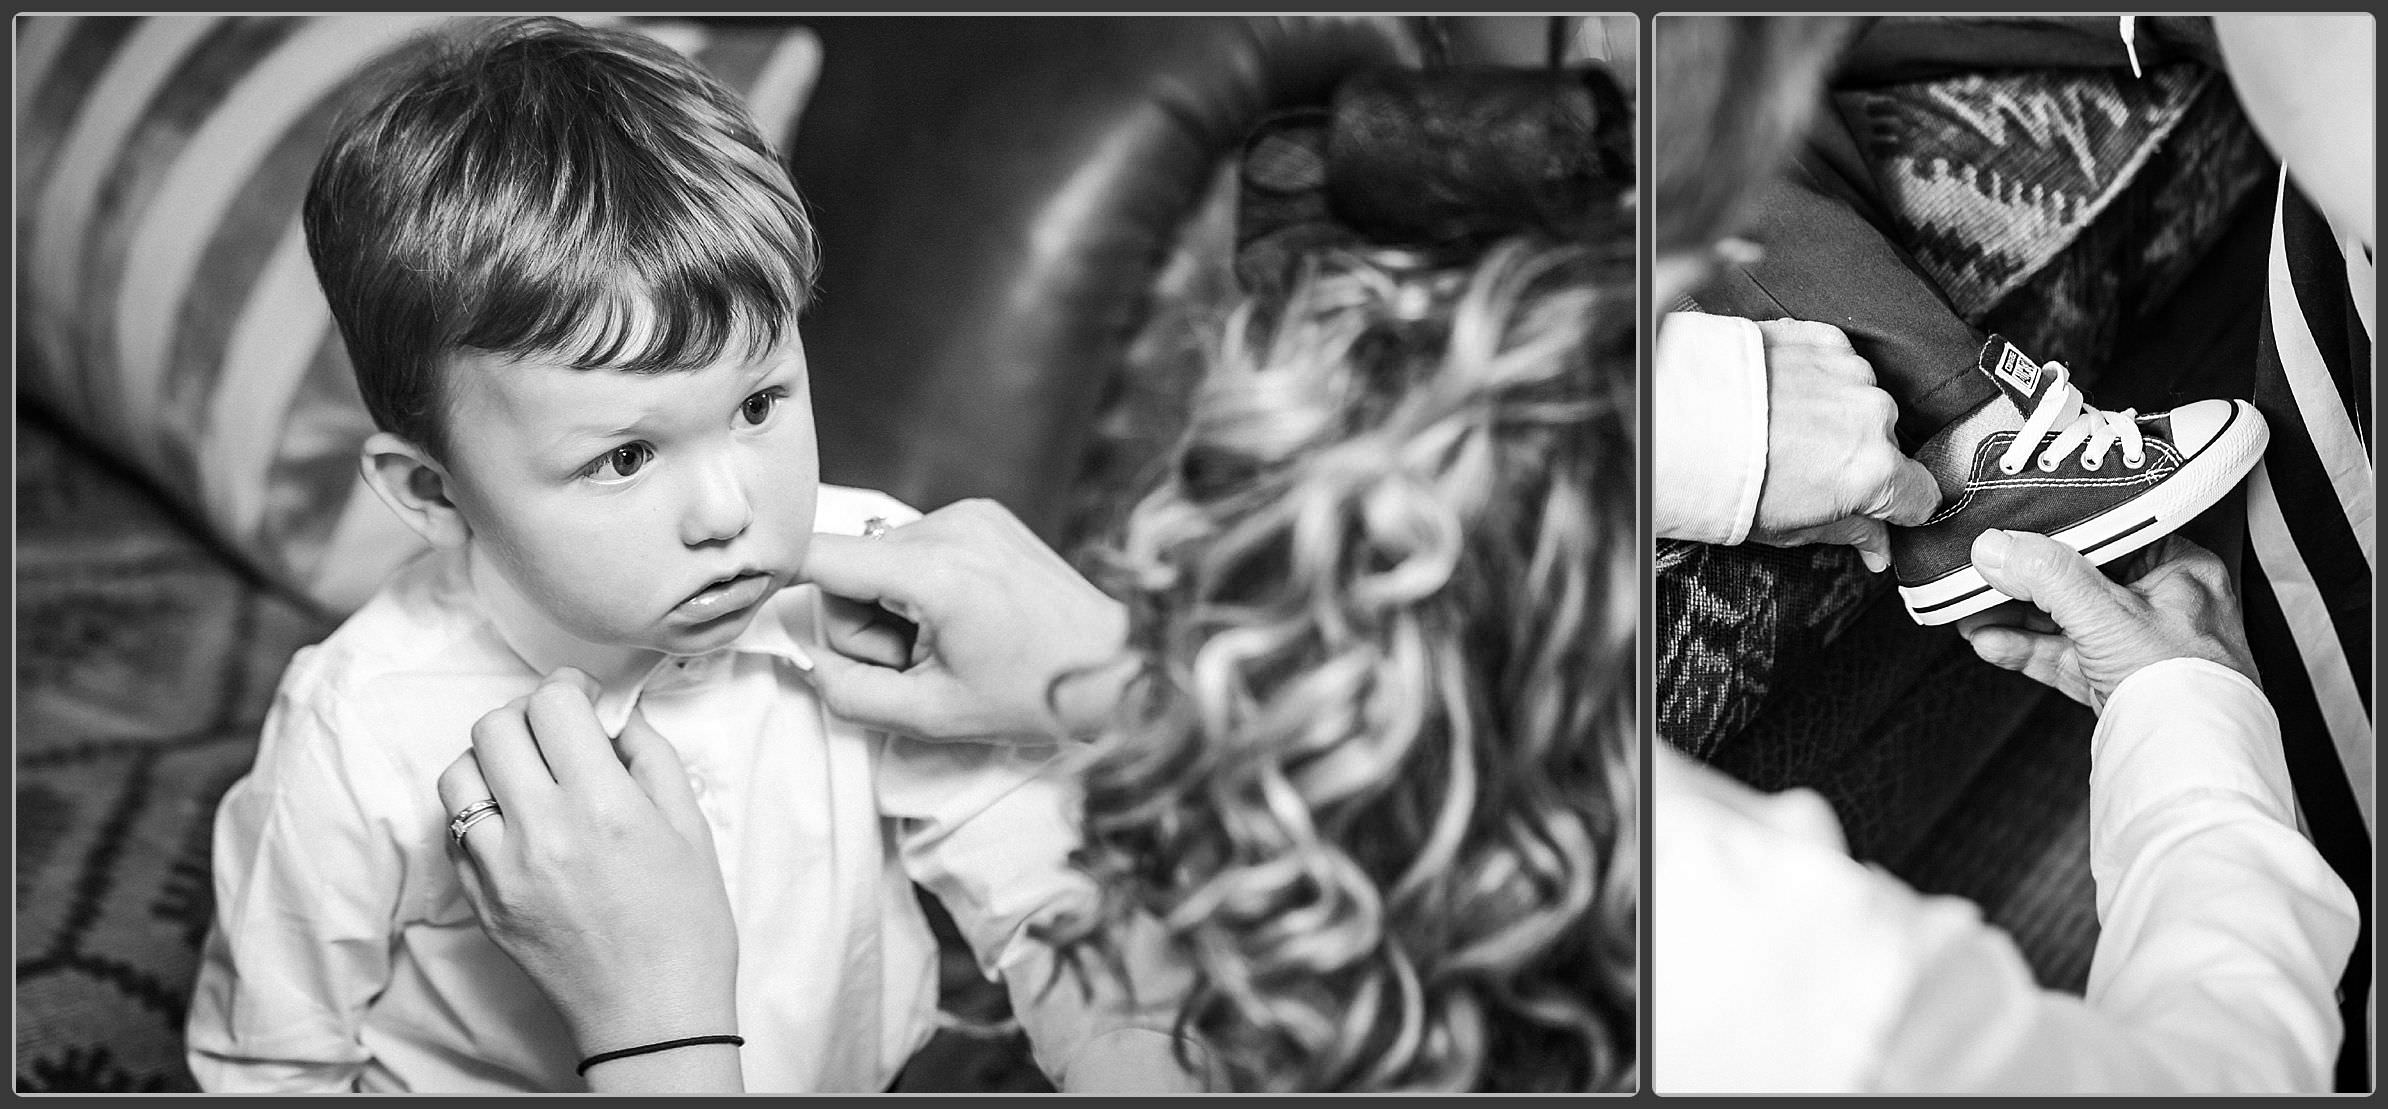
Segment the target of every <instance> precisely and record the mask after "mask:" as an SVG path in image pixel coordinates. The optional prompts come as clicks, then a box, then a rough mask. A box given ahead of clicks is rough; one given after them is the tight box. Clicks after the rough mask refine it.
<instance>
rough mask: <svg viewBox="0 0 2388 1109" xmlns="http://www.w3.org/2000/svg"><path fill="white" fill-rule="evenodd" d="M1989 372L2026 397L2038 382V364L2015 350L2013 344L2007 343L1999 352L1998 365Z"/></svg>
mask: <svg viewBox="0 0 2388 1109" xmlns="http://www.w3.org/2000/svg"><path fill="white" fill-rule="evenodd" d="M1991 372H1992V373H1994V374H1997V375H1998V377H1999V379H2000V380H2002V381H2005V382H2006V383H2007V384H2008V385H2011V386H2014V388H2015V391H2016V392H2018V393H2021V394H2023V395H2024V396H2027V397H2028V396H2030V395H2032V389H2033V388H2034V387H2036V386H2038V385H2039V384H2040V364H2039V363H2037V362H2034V361H2032V360H2031V359H2029V358H2025V357H2024V356H2023V352H2022V351H2019V350H2016V349H2015V347H2014V345H2013V344H2008V346H2007V349H2005V350H2003V351H2000V352H1999V355H1998V365H1997V366H1996V367H1994V368H1993V369H1992V370H1991Z"/></svg>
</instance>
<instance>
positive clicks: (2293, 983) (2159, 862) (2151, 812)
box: [1874, 659, 2357, 1093]
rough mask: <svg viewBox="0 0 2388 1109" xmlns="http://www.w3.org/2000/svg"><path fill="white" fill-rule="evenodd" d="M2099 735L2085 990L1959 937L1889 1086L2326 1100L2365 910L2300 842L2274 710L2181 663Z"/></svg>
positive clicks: (2218, 669)
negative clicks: (2311, 1094)
mask: <svg viewBox="0 0 2388 1109" xmlns="http://www.w3.org/2000/svg"><path fill="white" fill-rule="evenodd" d="M2091 743H2092V747H2091V770H2090V806H2091V812H2090V867H2091V871H2092V873H2093V875H2094V876H2095V878H2096V880H2097V886H2098V922H2099V935H2098V943H2097V948H2096V950H2095V953H2094V954H2093V956H2092V961H2091V966H2090V980H2089V986H2088V990H2087V992H2086V994H2085V996H2083V997H2079V998H2076V997H2072V996H2069V995H2065V994H2059V993H2053V992H2048V991H2043V990H2040V989H2038V988H2037V987H2036V986H2035V985H2034V984H2033V982H2032V980H2031V976H2030V972H2029V970H2028V968H2027V967H2026V966H2025V965H2024V962H2023V960H2022V958H2021V957H2020V956H2019V955H2018V954H2016V952H2015V950H2014V947H2013V944H2012V943H2011V942H2009V941H2008V940H2007V939H2006V938H2005V937H2004V936H2003V935H2000V934H1997V933H1994V932H1991V931H1990V930H1989V929H1987V928H1982V929H1975V930H1970V931H1967V932H1963V933H1959V934H1956V935H1954V936H1953V937H1951V938H1950V939H1949V941H1948V942H1947V943H1946V944H1945V945H1944V946H1942V947H1940V948H1939V950H1938V951H1937V952H1936V953H1935V954H1934V955H1933V957H1932V958H1930V959H1929V960H1927V961H1926V962H1925V963H1924V964H1923V966H1922V967H1921V968H1920V970H1919V972H1918V974H1917V976H1916V987H1915V989H1914V992H1913V993H1912V995H1911V997H1910V1000H1909V1002H1908V1004H1907V1006H1906V1009H1905V1012H1904V1013H1903V1014H1902V1015H1901V1016H1900V1017H1899V1018H1898V1019H1897V1020H1895V1021H1894V1022H1893V1023H1892V1027H1893V1028H1894V1029H1895V1032H1894V1033H1893V1034H1892V1036H1891V1037H1890V1039H1889V1040H1888V1043H1887V1051H1886V1053H1885V1061H1884V1065H1883V1066H1882V1068H1881V1070H1880V1072H1879V1073H1878V1075H1877V1076H1876V1081H1875V1083H1874V1086H1875V1087H1876V1088H1877V1089H1882V1090H1927V1089H1940V1088H1963V1089H1969V1090H1999V1091H2015V1092H2023V1091H2030V1090H2048V1091H2060V1090H2061V1091H2067V1092H2081V1093H2096V1092H2124V1091H2129V1092H2138V1093H2148V1092H2162V1091H2179V1092H2198V1093H2221V1092H2232V1091H2267V1092H2291V1091H2325V1090H2327V1089H2328V1088H2329V1083H2330V1069H2331V1063H2332V1060H2333V1059H2334V1057H2335V1056H2336V1054H2337V1050H2338V1043H2339V1039H2340V1037H2341V1035H2342V1034H2343V1033H2342V1028H2341V1025H2340V1022H2339V1020H2338V1015H2337V1012H2336V1007H2335V1005H2334V1004H2333V993H2334V989H2335V987H2336V985H2337V982H2338V977H2339V974H2340V972H2341V971H2342V970H2343V969H2344V968H2345V966H2346V961H2347V958H2348V956H2349V954H2350V952H2351V951H2352V950H2353V947H2354V943H2355V936H2356V929H2357V916H2356V906H2355V901H2354V897H2353V895H2352V894H2350V893H2349V892H2348V890H2347V887H2346V885H2345V884H2344V883H2343V882H2341V881H2340V880H2339V878H2338V876H2337V875H2336V874H2335V873H2333V872H2332V871H2331V869H2330V867H2329V866H2328V864H2327V863H2325V862H2324V860H2323V859H2322V857H2321V855H2320V854H2319V853H2318V852H2317V851H2315V850H2314V848H2313V845H2312V844H2310V843H2309V842H2307V841H2306V839H2305V837H2304V836H2302V835H2301V834H2299V833H2298V831H2297V828H2296V815H2295V807H2294V806H2295V801H2294V794H2293V793H2292V792H2291V790H2290V784H2289V777H2288V769H2287V765H2286V763H2285V762H2284V760H2283V757H2282V754H2281V749H2280V725H2279V721H2278V719H2277V717H2275V716H2274V715H2273V712H2272V708H2271V705H2270V704H2269V703H2268V702H2267V701H2265V699H2264V697H2263V694H2262V693H2261V692H2260V691H2259V690H2258V689H2257V688H2256V687H2255V684H2254V683H2253V682H2251V681H2249V680H2248V679H2247V678H2246V677H2244V676H2243V675H2240V674H2238V673H2237V672H2235V671H2232V670H2230V669H2229V668H2227V667H2224V666H2220V665H2218V664H2215V663H2212V662H2207V661H2205V660H2202V659H2176V660H2172V661H2168V662H2163V663H2159V664H2157V665H2154V666H2150V667H2148V668H2146V669H2144V670H2142V671H2140V672H2139V673H2137V674H2134V675H2133V676H2131V677H2130V678H2129V679H2127V680H2125V681H2124V682H2123V683H2122V684H2121V685H2120V686H2119V687H2117V688H2116V690H2115V694H2114V696H2113V698H2111V699H2110V700H2109V701H2108V703H2107V706H2106V711H2105V714H2104V715H2103V716H2102V717H2101V718H2100V720H2099V722H2098V728H2097V731H2096V733H2095V736H2094V738H2093V739H2092V741H2091Z"/></svg>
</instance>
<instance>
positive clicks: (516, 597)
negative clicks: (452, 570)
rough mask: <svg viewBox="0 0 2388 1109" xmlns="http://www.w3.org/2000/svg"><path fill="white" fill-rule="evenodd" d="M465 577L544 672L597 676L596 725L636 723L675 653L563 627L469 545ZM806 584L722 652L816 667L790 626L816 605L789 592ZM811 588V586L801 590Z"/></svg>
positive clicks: (615, 729)
mask: <svg viewBox="0 0 2388 1109" xmlns="http://www.w3.org/2000/svg"><path fill="white" fill-rule="evenodd" d="M466 550H467V553H466V558H465V567H466V576H467V579H468V581H469V583H470V588H471V590H472V592H473V594H474V597H475V599H477V600H478V601H479V603H480V609H481V611H482V612H483V613H484V614H486V615H487V616H488V618H489V623H490V626H491V627H492V628H493V629H495V630H496V632H497V635H498V638H499V639H500V640H502V641H503V642H504V643H505V644H506V646H507V647H508V648H509V649H511V650H512V651H513V652H514V653H515V655H517V656H518V657H520V658H521V659H522V661H523V662H524V663H525V664H527V665H528V666H530V668H531V669H533V670H535V671H538V672H539V673H540V674H541V675H546V674H550V673H553V672H554V671H555V670H556V669H557V668H559V667H564V666H570V667H574V668H576V669H578V670H581V671H582V672H584V673H586V674H588V675H589V676H590V677H592V678H595V679H597V689H598V693H597V703H596V710H597V722H598V724H600V725H601V726H603V727H604V728H605V733H606V734H607V735H620V734H621V733H622V727H623V725H624V724H627V723H628V722H629V720H630V711H631V709H633V708H635V707H637V705H638V697H639V693H640V691H642V690H644V689H645V688H646V687H647V682H648V681H649V680H650V679H652V678H653V677H654V676H655V674H656V673H657V672H658V671H660V670H662V669H663V667H664V664H665V663H667V662H669V661H671V657H672V656H670V655H667V654H664V653H663V652H660V651H650V650H646V649H644V648H640V647H617V646H610V645H607V644H603V643H592V642H590V641H589V640H586V639H582V638H580V637H579V636H576V635H573V634H572V633H571V632H568V631H565V630H564V629H563V628H562V627H560V626H558V625H557V624H556V622H555V621H554V620H552V619H550V618H549V617H548V615H547V614H546V613H544V612H542V611H540V610H539V606H537V605H535V604H533V603H531V600H530V598H528V597H525V596H523V595H522V591H521V590H519V589H517V588H515V586H514V583H513V582H512V581H510V580H508V579H507V577H506V575H504V574H503V573H500V572H498V570H497V568H496V567H494V566H491V565H490V564H489V563H488V561H487V559H485V558H483V557H480V556H478V555H475V554H473V553H472V549H471V548H470V547H467V549H466ZM799 588H800V587H791V588H786V589H782V590H780V592H779V595H778V596H775V597H773V598H772V599H771V601H770V602H768V603H766V604H765V605H764V607H763V611H761V612H759V613H757V614H756V615H755V618H754V619H753V621H751V622H750V623H748V624H747V626H746V630H745V631H743V632H740V633H739V634H738V638H736V639H734V640H731V641H730V642H729V644H728V645H726V646H724V647H722V648H720V650H719V651H716V652H714V653H716V654H718V653H720V651H751V652H755V653H758V654H763V655H769V656H771V657H773V658H778V659H782V660H785V661H786V662H788V663H789V664H790V665H792V666H794V667H796V668H797V669H798V670H805V671H810V670H811V669H812V668H813V659H812V656H811V655H809V654H806V653H805V650H804V646H803V644H801V643H800V642H798V640H797V637H796V635H795V633H794V632H793V631H791V630H790V629H789V627H788V624H789V622H790V621H791V620H792V619H797V618H799V617H800V615H801V614H804V613H808V612H809V611H810V610H811V606H810V605H808V604H804V603H802V601H801V600H800V599H798V598H795V597H791V596H790V594H792V593H796V592H798V589H799ZM803 592H806V593H809V592H810V591H809V590H803Z"/></svg>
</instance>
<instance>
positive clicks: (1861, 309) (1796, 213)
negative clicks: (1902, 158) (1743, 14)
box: [1695, 107, 1997, 451]
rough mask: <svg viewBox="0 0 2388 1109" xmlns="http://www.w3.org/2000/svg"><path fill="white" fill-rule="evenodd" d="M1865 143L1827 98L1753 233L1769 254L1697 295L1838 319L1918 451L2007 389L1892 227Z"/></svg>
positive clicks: (1737, 310)
mask: <svg viewBox="0 0 2388 1109" xmlns="http://www.w3.org/2000/svg"><path fill="white" fill-rule="evenodd" d="M1866 181H1867V178H1866V176H1865V170H1864V167H1863V165H1862V164H1861V163H1860V161H1859V159H1858V154H1857V149H1856V145H1855V143H1854V142H1853V141H1852V140H1851V139H1850V138H1849V135H1848V132H1847V130H1846V129H1845V127H1844V125H1843V124H1842V122H1841V118H1840V116H1839V114H1838V113H1836V112H1833V111H1832V110H1831V109H1830V108H1829V107H1827V108H1826V109H1825V110H1823V111H1821V112H1819V113H1818V114H1817V117H1816V135H1815V137H1814V138H1812V139H1811V140H1810V142H1809V144H1808V146H1807V147H1806V148H1805V149H1804V150H1803V151H1802V152H1801V154H1800V157H1799V161H1798V164H1797V165H1795V166H1794V167H1793V168H1792V169H1791V170H1790V172H1788V173H1787V174H1786V175H1785V176H1784V178H1783V179H1782V180H1780V181H1778V182H1776V183H1775V184H1774V185H1773V186H1771V187H1770V188H1769V189H1768V190H1767V193H1766V196H1765V199H1764V200H1763V201H1762V202H1761V204H1760V207H1759V211H1758V216H1757V222H1756V224H1755V225H1754V226H1753V227H1752V228H1751V231H1750V234H1749V236H1748V238H1750V239H1751V240H1752V241H1753V242H1756V243H1757V244H1758V246H1759V248H1760V249H1761V250H1763V251H1764V255H1763V256H1762V257H1761V258H1760V259H1759V260H1758V261H1757V262H1756V263H1755V264H1753V265H1749V266H1732V267H1727V269H1726V271H1725V272H1724V273H1723V274H1721V275H1720V276H1719V277H1718V279H1717V280H1716V281H1714V282H1712V283H1711V284H1710V285H1709V286H1708V287H1706V288H1704V289H1703V290H1702V291H1701V292H1700V294H1699V295H1698V296H1697V297H1696V298H1695V299H1696V300H1697V302H1698V304H1699V306H1700V307H1701V308H1702V309H1703V310H1705V311H1709V312H1715V313H1720V314H1723V315H1728V316H1741V317H1744V318H1746V319H1753V320H1773V319H1781V318H1783V317H1785V316H1788V317H1791V318H1792V319H1799V320H1813V321H1815V322H1818V323H1828V324H1831V325H1833V326H1835V327H1838V328H1840V329H1841V330H1842V331H1843V332H1845V333H1847V334H1848V336H1849V341H1850V343H1851V345H1853V346H1855V347H1856V348H1857V353H1858V354H1859V355H1860V356H1862V357H1864V358H1865V360H1866V361H1867V362H1870V363H1872V364H1873V367H1874V376H1875V380H1876V381H1877V382H1878V383H1879V384H1880V385H1881V386H1882V388H1883V391H1885V392H1887V393H1889V394H1890V395H1891V397H1892V399H1894V400H1896V401H1898V402H1899V413H1900V414H1899V437H1900V439H1901V440H1902V441H1903V442H1904V444H1905V446H1906V447H1907V449H1909V450H1910V451H1912V450H1914V449H1915V448H1916V447H1917V446H1920V445H1921V444H1922V443H1923V442H1924V440H1926V439H1929V438H1931V437H1932V435H1933V433H1935V432H1937V431H1939V430H1940V429H1941V428H1943V427H1946V426H1948V425H1949V424H1951V423H1953V422H1955V421H1956V419H1957V418H1958V417H1959V416H1962V415H1964V414H1965V413H1967V412H1970V411H1972V410H1973V409H1974V408H1976V407H1978V406H1979V405H1981V404H1982V402H1984V401H1987V400H1989V399H1990V398H1991V397H1993V396H1996V395H1997V388H1996V387H1995V386H1993V385H1992V384H1991V383H1990V381H1989V379H1988V378H1985V377H1983V376H1982V375H1981V374H1978V373H1976V372H1974V362H1975V359H1976V358H1977V357H1978V356H1979V354H1980V352H1981V347H1982V340H1983V339H1984V338H1985V336H1984V335H1983V334H1982V333H1981V332H1979V331H1976V330H1975V329H1974V328H1973V327H1971V326H1970V325H1968V324H1967V323H1966V322H1965V321H1964V320H1962V319H1959V318H1958V317H1957V312H1956V309H1954V308H1952V307H1950V306H1949V302H1948V299H1947V298H1946V297H1944V296H1942V295H1941V292H1940V289H1939V287H1938V286H1936V285H1934V284H1933V282H1932V281H1931V279H1930V278H1927V277H1925V276H1924V274H1923V272H1922V271H1921V270H1919V269H1917V268H1916V266H1915V263H1914V262H1913V261H1912V260H1911V259H1909V258H1908V256H1907V253H1906V252H1905V251H1903V250H1901V249H1900V248H1899V247H1898V246H1897V245H1896V244H1895V243H1893V242H1892V241H1891V239H1890V237H1889V235H1888V234H1886V233H1885V232H1884V231H1883V229H1882V228H1883V226H1884V223H1883V221H1882V220H1881V218H1880V217H1879V216H1878V215H1877V214H1876V212H1877V209H1876V206H1875V205H1874V203H1873V201H1872V200H1871V199H1870V198H1869V196H1868V194H1867V191H1866V189H1867V187H1868V186H1867V185H1866Z"/></svg>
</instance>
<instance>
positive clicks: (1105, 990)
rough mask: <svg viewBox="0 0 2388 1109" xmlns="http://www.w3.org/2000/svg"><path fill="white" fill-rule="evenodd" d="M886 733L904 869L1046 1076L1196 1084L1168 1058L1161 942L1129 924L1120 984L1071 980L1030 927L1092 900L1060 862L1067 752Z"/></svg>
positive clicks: (883, 783) (1081, 880) (888, 799)
mask: <svg viewBox="0 0 2388 1109" xmlns="http://www.w3.org/2000/svg"><path fill="white" fill-rule="evenodd" d="M887 743H888V752H887V757H886V759H885V760H884V761H883V763H882V765H881V767H880V777H879V792H880V806H881V811H882V812H883V813H885V814H886V815H888V816H891V817H895V818H897V819H898V820H899V821H900V825H899V839H900V844H901V851H902V857H903V861H904V866H905V869H906V871H907V872H908V873H909V874H910V875H911V877H912V879H913V881H915V882H918V883H920V884H921V885H923V886H925V887H927V888H928V889H929V891H930V892H931V893H934V894H935V895H936V896H937V899H938V901H939V902H940V903H941V904H942V905H943V906H944V907H945V910H946V912H947V913H948V914H950V915H951V916H952V917H953V919H954V923H955V925H956V926H957V927H958V928H959V929H960V930H961V932H962V935H963V937H964V938H966V939H967V940H968V941H969V943H970V946H971V949H972V951H973V952H974V953H975V954H976V956H977V958H978V962H979V969H980V971H981V972H982V973H984V974H986V975H987V976H988V977H989V978H990V979H993V978H1000V979H1002V981H1003V982H1004V985H1005V988H1006V990H1007V991H1008V992H1009V994H1010V996H1011V1002H1012V1012H1013V1014H1014V1015H1015V1016H1016V1017H1018V1018H1019V1020H1020V1023H1021V1026H1022V1027H1023V1028H1024V1029H1025V1030H1026V1031H1027V1033H1028V1037H1029V1041H1030V1049H1031V1051H1032V1053H1033V1054H1034V1056H1035V1058H1036V1061H1037V1065H1038V1066H1039V1067H1040V1068H1041V1069H1043V1070H1044V1072H1045V1073H1046V1075H1047V1076H1049V1077H1050V1078H1052V1080H1053V1081H1054V1084H1055V1085H1057V1086H1059V1087H1060V1088H1061V1089H1062V1090H1063V1091H1065V1092H1069V1093H1092V1092H1118V1093H1128V1092H1184V1091H1193V1090H1198V1089H1200V1085H1199V1082H1198V1080H1197V1079H1196V1078H1195V1077H1194V1076H1193V1074H1191V1073H1189V1072H1188V1070H1187V1069H1185V1068H1183V1067H1181V1066H1180V1064H1179V1063H1178V1062H1177V1060H1176V1058H1175V1054H1176V1037H1175V1036H1174V1034H1173V1033H1172V1031H1171V1028H1172V1025H1173V1024H1174V1022H1175V1018H1176V1014H1177V1002H1178V999H1179V998H1180V997H1181V996H1182V993H1181V991H1182V990H1183V988H1184V978H1183V975H1182V972H1181V971H1180V970H1179V969H1178V968H1176V967H1175V966H1174V965H1172V963H1171V962H1170V961H1169V960H1168V959H1167V958H1166V957H1165V955H1164V954H1163V950H1164V949H1163V945H1161V944H1159V943H1157V942H1152V940H1151V937H1150V936H1149V935H1148V934H1142V933H1136V934H1131V935H1130V936H1128V937H1126V939H1125V941H1124V942H1123V943H1122V949H1123V951H1124V952H1125V954H1126V956H1127V959H1128V973H1129V980H1128V981H1127V982H1124V983H1123V982H1119V981H1117V980H1115V979H1113V978H1112V977H1111V976H1109V975H1106V974H1100V973H1097V974H1089V975H1087V976H1085V978H1084V980H1083V982H1082V980H1081V978H1080V977H1079V976H1077V975H1074V974H1071V973H1069V972H1067V970H1066V969H1065V968H1063V967H1062V966H1061V963H1060V959H1059V956H1058V955H1057V954H1056V953H1055V952H1054V951H1053V949H1052V948H1051V947H1050V946H1048V945H1047V944H1045V943H1043V942H1041V941H1040V940H1038V939H1037V937H1036V936H1035V934H1034V931H1035V928H1036V926H1037V925H1039V924H1043V923H1048V922H1053V921H1057V920H1060V919H1063V918H1064V917H1066V916H1067V915H1069V914H1073V913H1078V912H1085V911H1090V910H1091V909H1092V908H1093V906H1094V904H1095V896H1096V890H1095V886H1094V881H1093V879H1092V878H1091V877H1090V876H1088V875H1087V874H1086V873H1084V872H1083V871H1081V870H1079V869H1078V868H1077V867H1076V866H1075V865H1074V864H1073V863H1072V862H1071V861H1070V856H1071V853H1072V851H1074V850H1075V849H1076V848H1077V846H1078V844H1079V834H1078V822H1077V814H1078V811H1079V792H1078V789H1077V787H1076V779H1075V776H1074V766H1073V763H1072V760H1071V759H1070V758H1068V757H1065V756H1062V755H1059V754H1057V752H1056V749H1055V748H1053V747H1012V746H1003V745H996V744H977V743H927V742H921V741H916V740H910V739H904V738H900V737H893V738H890V739H889V740H888V741H887ZM1131 931H1132V932H1133V930H1131ZM1082 986H1083V988H1082ZM1194 1058H1195V1060H1196V1062H1195V1064H1194V1068H1195V1069H1196V1070H1200V1069H1202V1068H1203V1066H1204V1064H1203V1063H1202V1062H1201V1056H1200V1055H1199V1053H1198V1052H1197V1053H1195V1055H1194Z"/></svg>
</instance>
